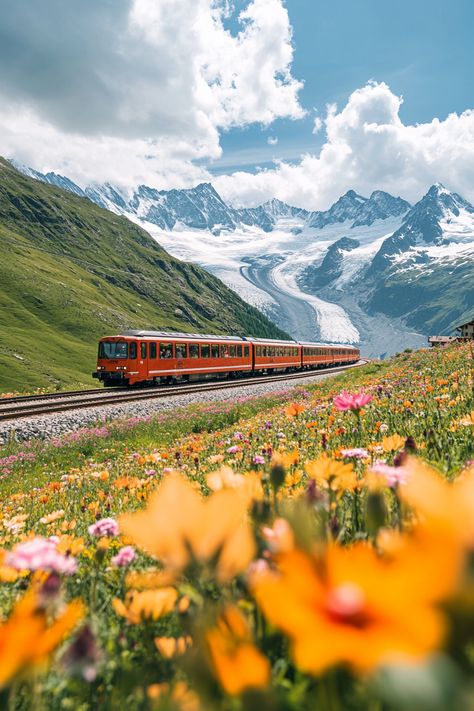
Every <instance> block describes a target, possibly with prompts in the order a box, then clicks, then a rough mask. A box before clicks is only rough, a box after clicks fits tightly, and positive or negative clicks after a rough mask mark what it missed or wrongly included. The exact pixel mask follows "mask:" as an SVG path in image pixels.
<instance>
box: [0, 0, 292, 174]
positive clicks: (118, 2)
mask: <svg viewBox="0 0 474 711" xmlns="http://www.w3.org/2000/svg"><path fill="white" fill-rule="evenodd" d="M228 12H229V3H228V2H227V0H159V1H157V0H114V2H113V3H111V2H108V1H107V0H83V1H82V2H81V3H79V4H71V3H63V2H58V0H42V2H41V3H39V4H38V3H34V2H29V3H9V4H8V5H7V9H6V10H4V12H3V13H2V23H1V25H0V154H3V155H7V156H9V157H15V158H16V159H18V160H21V161H22V162H25V163H27V164H28V165H31V166H32V167H35V168H37V169H39V170H47V169H54V170H58V171H59V172H63V173H66V174H68V175H69V176H70V177H71V178H73V179H76V180H78V181H79V182H81V183H82V184H83V183H84V182H87V181H88V180H91V179H96V180H110V181H111V182H114V183H118V184H122V185H123V184H126V183H128V184H130V185H131V184H133V183H136V182H140V181H144V182H148V184H152V185H159V186H162V187H170V186H171V185H176V186H179V185H183V184H192V183H194V182H196V180H197V179H202V178H203V177H206V172H205V170H204V169H202V168H198V167H196V166H194V165H193V164H192V163H191V161H193V160H196V159H215V158H217V157H219V156H220V154H221V148H220V144H219V131H220V130H221V129H228V128H230V127H233V126H245V125H247V124H250V123H254V122H259V123H262V124H265V125H266V124H269V123H271V122H272V121H273V120H275V119H276V118H283V117H286V118H291V119H297V118H300V117H301V116H303V115H304V112H303V110H302V109H301V107H300V105H299V101H298V92H299V90H300V88H301V86H302V84H301V83H300V82H298V81H297V80H295V79H294V78H293V77H292V75H291V62H292V58H293V48H292V37H291V26H290V22H289V18H288V13H287V11H286V9H285V7H284V5H283V0H247V3H246V6H245V8H244V9H243V10H242V12H241V13H240V16H239V22H240V25H239V27H240V30H239V31H238V32H237V33H234V34H232V33H231V32H230V31H229V30H228V29H226V19H227V14H228ZM2 48H3V49H2ZM2 55H4V56H3V57H2ZM3 59H4V60H5V61H2V60H3Z"/></svg>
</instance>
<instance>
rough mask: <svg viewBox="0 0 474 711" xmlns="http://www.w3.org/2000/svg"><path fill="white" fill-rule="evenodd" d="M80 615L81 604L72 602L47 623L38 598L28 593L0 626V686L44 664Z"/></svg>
mask: <svg viewBox="0 0 474 711" xmlns="http://www.w3.org/2000/svg"><path fill="white" fill-rule="evenodd" d="M83 615H84V606H83V604H82V602H81V601H79V600H74V601H73V602H71V603H70V604H69V605H67V606H66V607H65V608H64V610H63V611H62V612H61V614H60V615H59V616H58V617H57V618H56V620H54V621H53V622H51V624H49V620H48V617H47V615H46V612H45V611H44V609H42V607H41V606H40V604H39V600H38V597H37V595H36V594H35V593H34V592H32V591H29V592H27V593H26V594H25V595H24V596H23V597H22V598H21V600H19V602H17V603H16V605H15V607H14V608H13V612H12V613H11V615H10V617H9V618H8V620H7V621H6V622H5V623H4V624H2V625H1V626H0V687H3V686H6V685H7V684H8V683H9V682H10V681H11V680H12V679H13V678H14V677H15V676H17V674H19V673H20V672H25V671H28V670H30V669H33V668H35V667H38V666H40V665H43V664H45V663H46V662H47V661H48V659H49V657H50V655H51V654H52V652H54V650H55V649H56V648H57V647H58V646H59V645H60V644H61V643H62V642H63V641H64V639H65V638H66V637H67V636H68V635H69V634H70V633H71V632H72V630H73V629H74V628H75V627H76V625H77V623H78V622H79V620H80V619H81V618H82V617H83Z"/></svg>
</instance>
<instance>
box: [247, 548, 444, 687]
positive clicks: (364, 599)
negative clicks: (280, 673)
mask: <svg viewBox="0 0 474 711" xmlns="http://www.w3.org/2000/svg"><path fill="white" fill-rule="evenodd" d="M404 552H405V554H408V551H407V550H405V551H404ZM432 555H433V556H435V555H436V551H432ZM423 562H424V561H423V558H421V559H419V560H417V565H418V570H419V574H418V575H416V576H412V575H411V572H412V569H413V566H410V567H408V568H404V567H403V566H402V565H399V563H398V559H395V560H391V561H386V560H383V559H381V558H379V557H378V556H377V554H376V553H375V552H374V551H373V549H371V548H370V547H369V546H368V545H367V544H365V543H358V544H355V545H353V546H351V547H349V548H343V547H340V546H337V545H330V546H329V547H328V549H327V551H326V552H325V554H324V555H323V556H322V557H318V558H316V557H314V558H313V557H312V556H310V555H308V554H306V553H303V552H302V551H298V550H295V551H291V552H289V553H284V554H282V555H281V556H280V557H279V572H278V573H274V572H264V573H259V574H257V575H255V576H254V578H253V588H254V594H255V596H256V599H257V601H258V603H259V605H260V606H261V608H262V610H263V612H264V614H265V615H266V617H267V618H268V619H269V620H270V621H271V622H272V623H273V624H274V625H276V626H277V627H280V628H281V629H282V630H283V631H284V632H285V633H286V634H287V635H288V636H289V637H290V639H291V640H292V642H293V650H292V651H293V657H294V659H295V662H296V664H297V666H299V667H300V668H301V669H302V670H304V671H306V672H310V673H312V674H316V675H318V674H321V673H323V672H324V671H325V670H326V669H328V668H330V667H332V666H335V665H340V664H343V665H344V664H345V665H348V666H349V667H351V668H352V669H353V670H355V671H356V672H359V673H366V672H370V671H372V670H373V669H374V668H375V667H377V666H378V665H379V664H382V663H385V662H389V661H393V660H397V659H400V658H405V659H406V658H411V659H417V658H422V657H424V656H426V655H427V654H428V653H430V652H431V651H433V650H435V649H437V648H438V646H439V645H440V643H441V641H442V638H443V634H444V618H443V616H442V615H441V613H440V612H439V611H438V610H437V609H436V607H435V606H434V601H437V600H438V598H439V597H441V595H442V593H443V592H444V591H445V588H444V584H441V585H440V586H437V580H438V579H439V578H442V577H443V573H444V571H443V570H439V575H438V576H437V577H433V576H430V577H429V580H428V581H426V580H424V579H423V575H422V570H423ZM432 570H433V569H432V568H431V569H430V572H432Z"/></svg>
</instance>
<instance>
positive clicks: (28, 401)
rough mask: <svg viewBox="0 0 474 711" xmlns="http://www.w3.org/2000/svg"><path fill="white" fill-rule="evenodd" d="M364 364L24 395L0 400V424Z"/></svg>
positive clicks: (299, 377) (266, 381)
mask: <svg viewBox="0 0 474 711" xmlns="http://www.w3.org/2000/svg"><path fill="white" fill-rule="evenodd" d="M366 362H367V361H365V360H361V361H359V362H358V363H355V364H354V365H344V366H338V367H336V368H325V369H324V370H306V371H303V372H302V373H290V374H288V373H287V374H280V375H265V376H257V377H252V378H244V379H239V380H220V381H213V382H198V383H194V384H189V383H186V384H183V385H173V386H171V387H170V386H164V385H162V386H158V387H156V388H146V389H144V390H137V389H136V388H135V389H127V390H117V389H116V388H105V389H104V388H100V389H99V388H97V389H94V390H76V391H69V392H62V393H49V394H47V395H26V396H21V397H15V398H9V399H5V400H0V421H8V420H16V419H20V418H24V417H35V416H40V415H49V414H52V413H56V412H67V411H69V410H79V409H84V408H88V407H101V406H104V405H117V404H122V403H127V402H137V401H140V400H156V399H160V398H165V397H176V396H177V395H188V394H192V393H200V392H206V391H210V390H224V389H228V388H235V387H246V386H249V385H257V384H260V383H272V382H277V381H280V380H281V381H282V382H287V381H288V380H300V379H301V378H308V377H312V376H314V377H315V378H317V377H319V376H321V375H325V374H326V373H338V372H342V371H344V370H349V369H351V368H357V367H358V366H361V365H365V363H366Z"/></svg>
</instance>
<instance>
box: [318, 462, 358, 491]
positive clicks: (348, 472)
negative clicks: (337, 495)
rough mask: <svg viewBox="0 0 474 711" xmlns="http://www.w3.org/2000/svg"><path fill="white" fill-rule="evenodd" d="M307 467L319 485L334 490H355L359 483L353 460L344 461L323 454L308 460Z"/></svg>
mask: <svg viewBox="0 0 474 711" xmlns="http://www.w3.org/2000/svg"><path fill="white" fill-rule="evenodd" d="M305 469H306V473H307V474H308V475H309V476H310V477H311V478H312V479H314V480H315V481H316V483H317V484H318V486H320V487H322V488H326V489H331V490H332V491H345V490H347V489H349V490H353V489H355V488H357V486H358V485H359V482H358V481H357V476H356V473H355V471H354V466H353V464H352V463H351V462H348V463H344V462H340V461H337V460H336V459H330V458H329V457H327V456H325V455H323V456H322V457H319V459H314V460H312V461H309V462H306V464H305Z"/></svg>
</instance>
